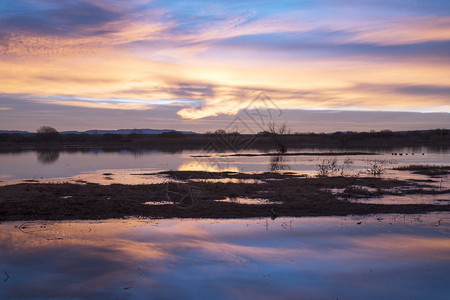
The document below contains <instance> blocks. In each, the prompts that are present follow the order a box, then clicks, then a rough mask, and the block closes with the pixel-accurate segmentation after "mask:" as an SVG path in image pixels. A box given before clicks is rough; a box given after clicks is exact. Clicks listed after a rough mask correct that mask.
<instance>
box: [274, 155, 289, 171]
mask: <svg viewBox="0 0 450 300" xmlns="http://www.w3.org/2000/svg"><path fill="white" fill-rule="evenodd" d="M286 162H287V159H286V157H285V156H281V155H275V156H271V157H270V170H271V171H283V170H290V167H289V165H287V164H286Z"/></svg>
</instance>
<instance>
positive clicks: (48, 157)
mask: <svg viewBox="0 0 450 300" xmlns="http://www.w3.org/2000/svg"><path fill="white" fill-rule="evenodd" d="M58 158H59V151H58V150H40V151H38V152H37V160H38V161H39V162H40V163H42V164H52V163H54V162H56V161H57V160H58Z"/></svg>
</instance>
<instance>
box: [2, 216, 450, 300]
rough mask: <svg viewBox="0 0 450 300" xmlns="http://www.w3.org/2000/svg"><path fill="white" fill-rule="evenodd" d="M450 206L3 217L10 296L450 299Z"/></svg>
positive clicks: (5, 294)
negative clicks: (404, 210)
mask: <svg viewBox="0 0 450 300" xmlns="http://www.w3.org/2000/svg"><path fill="white" fill-rule="evenodd" d="M449 230H450V215H449V214H443V213H436V214H429V215H410V216H404V215H378V216H369V217H362V218H360V217H347V218H344V217H331V218H302V219H295V218H282V219H276V220H275V221H272V220H270V219H247V220H139V219H130V220H113V221H105V222H80V221H78V222H57V223H55V222H52V223H48V222H47V223H42V222H26V223H23V222H15V223H3V224H0V243H1V245H3V247H1V248H0V265H1V268H2V270H4V271H6V272H7V273H8V274H9V276H10V278H9V279H8V280H7V281H6V282H5V283H3V284H2V288H1V289H0V298H1V299H17V298H21V299H33V298H36V295H39V299H50V298H53V299H55V298H58V299H61V298H71V299H148V298H151V299H180V298H183V299H275V298H276V299H278V298H282V299H299V298H305V299H336V298H338V299H361V298H364V299H410V298H417V299H445V298H446V296H447V295H448V294H449V293H450V286H449V285H448V282H447V275H448V272H449V270H450V238H449Z"/></svg>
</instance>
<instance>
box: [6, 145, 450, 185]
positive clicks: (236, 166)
mask: <svg viewBox="0 0 450 300" xmlns="http://www.w3.org/2000/svg"><path fill="white" fill-rule="evenodd" d="M330 150H332V149H306V148H305V149H291V151H293V152H322V153H323V152H328V151H330ZM410 150H411V149H407V148H404V149H403V150H402V149H398V151H404V152H408V151H410ZM440 150H441V152H430V151H431V150H430V149H428V148H421V149H420V151H421V152H425V155H423V156H422V155H408V156H401V157H400V156H395V157H394V156H392V153H391V151H389V152H387V153H386V152H380V154H379V155H377V159H378V160H383V161H388V160H392V159H393V158H395V163H396V164H395V165H394V164H392V167H393V166H397V165H408V164H447V163H448V161H449V154H450V153H449V152H448V151H447V152H445V151H444V150H442V149H440ZM255 151H256V152H258V151H257V150H248V152H255ZM333 151H334V150H333ZM336 151H337V150H336ZM361 151H363V152H364V151H365V149H361ZM372 151H373V150H372ZM418 151H419V150H418ZM436 151H437V150H436ZM202 154H205V153H204V152H202V151H201V150H192V151H177V152H176V153H175V152H173V151H172V152H168V151H157V150H137V151H131V150H123V149H115V148H111V149H99V148H94V149H50V150H45V151H44V150H40V151H31V150H30V151H17V150H7V151H6V150H1V151H0V178H2V179H5V180H11V179H30V178H33V179H36V178H55V177H71V176H77V175H80V174H83V173H93V172H95V171H98V170H105V169H107V170H119V169H141V170H143V171H149V170H191V171H192V170H199V171H232V172H238V171H239V172H263V171H267V170H272V171H276V170H287V169H289V170H291V171H301V172H303V173H308V175H315V174H317V163H318V161H319V160H322V159H324V158H333V157H334V156H333V154H332V153H330V156H329V157H328V156H320V158H319V157H315V156H312V155H309V156H301V155H300V156H291V157H285V156H279V155H275V156H273V157H269V156H264V157H258V156H254V157H245V156H242V157H223V154H224V153H206V154H207V155H206V156H205V155H203V156H202ZM228 154H229V153H228ZM193 155H194V156H196V157H195V159H193V157H192V156H193ZM36 158H37V159H36ZM345 158H346V157H342V158H341V159H345ZM351 159H352V160H353V161H354V164H352V166H351V167H350V169H351V171H352V172H354V173H357V172H359V171H360V170H363V171H365V168H366V165H367V160H370V159H373V156H364V155H361V156H357V157H351ZM389 167H391V165H389ZM389 172H390V170H386V174H388V173H389ZM403 173H404V174H409V173H408V172H406V173H405V172H403ZM395 176H397V175H395Z"/></svg>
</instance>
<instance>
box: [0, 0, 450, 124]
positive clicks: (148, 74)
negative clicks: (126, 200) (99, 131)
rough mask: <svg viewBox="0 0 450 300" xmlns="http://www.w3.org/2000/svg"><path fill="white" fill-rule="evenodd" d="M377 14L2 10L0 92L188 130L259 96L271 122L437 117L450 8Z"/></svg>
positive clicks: (31, 6)
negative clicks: (181, 124)
mask: <svg viewBox="0 0 450 300" xmlns="http://www.w3.org/2000/svg"><path fill="white" fill-rule="evenodd" d="M379 4H380V5H374V4H373V3H372V2H370V1H360V2H357V3H356V4H355V2H353V1H346V0H342V1H319V2H315V3H304V2H296V1H284V2H281V3H273V2H271V1H264V2H259V1H258V2H256V1H243V2H238V1H228V2H223V3H221V2H214V3H211V2H208V1H193V2H180V1H152V2H148V1H125V2H124V1H102V0H96V1H81V0H79V1H70V2H58V1H27V2H17V1H6V2H2V4H0V8H1V9H2V11H3V12H4V13H3V14H2V16H0V76H1V78H2V81H1V82H0V90H1V91H2V92H3V93H4V94H9V95H17V94H26V95H27V99H28V103H30V105H31V103H32V102H33V101H34V103H37V104H40V105H44V104H47V105H50V106H52V107H54V106H59V107H61V106H66V107H72V108H86V109H92V110H97V109H98V110H118V111H124V112H125V111H127V112H128V113H130V111H132V110H133V111H136V110H144V111H148V110H150V109H152V110H154V109H156V108H158V109H162V108H161V107H162V106H165V107H166V108H167V107H170V108H171V109H173V110H171V112H173V111H176V112H177V113H178V114H177V115H176V114H175V113H174V114H173V115H172V117H175V118H177V117H182V118H185V119H187V120H200V119H204V118H208V117H219V116H221V115H225V116H229V115H231V114H235V113H237V112H239V111H240V110H241V109H242V108H243V107H245V104H246V103H248V102H250V101H251V100H252V99H253V98H254V97H255V95H257V94H258V93H259V92H261V91H264V92H266V93H267V94H268V95H269V96H270V97H271V98H272V99H273V101H274V102H275V103H276V104H277V105H278V106H279V107H280V108H282V109H319V110H329V109H332V110H358V111H361V110H396V111H422V112H439V111H443V112H446V111H449V100H448V99H449V97H448V96H449V82H448V78H449V76H450V71H449V70H450V68H449V59H448V58H449V53H450V16H449V9H450V8H449V7H450V6H449V5H448V3H446V2H437V3H436V5H430V4H426V3H422V2H421V3H418V4H417V5H410V4H409V2H406V1H383V2H382V3H379ZM5 107H9V106H5ZM53 117H54V116H53Z"/></svg>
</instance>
